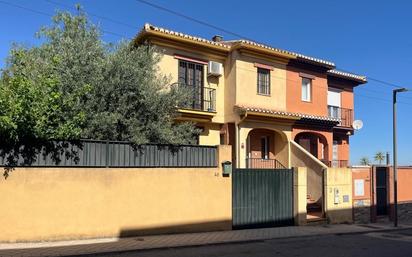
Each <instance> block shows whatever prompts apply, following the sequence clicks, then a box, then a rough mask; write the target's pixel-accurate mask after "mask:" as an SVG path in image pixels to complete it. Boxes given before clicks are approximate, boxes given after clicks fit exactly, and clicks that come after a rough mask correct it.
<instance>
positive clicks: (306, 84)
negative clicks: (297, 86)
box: [302, 78, 312, 102]
mask: <svg viewBox="0 0 412 257" xmlns="http://www.w3.org/2000/svg"><path fill="white" fill-rule="evenodd" d="M311 87H312V80H311V79H308V78H302V101H305V102H310V101H311V94H312V92H311V90H312V89H311Z"/></svg>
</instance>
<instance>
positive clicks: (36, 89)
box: [0, 8, 198, 175]
mask: <svg viewBox="0 0 412 257" xmlns="http://www.w3.org/2000/svg"><path fill="white" fill-rule="evenodd" d="M37 36H38V37H39V38H40V39H42V43H41V44H40V45H39V46H34V47H24V46H19V45H15V46H13V48H12V50H11V51H10V54H9V57H8V60H7V65H6V68H5V70H4V71H3V73H2V74H1V79H0V145H1V150H0V157H5V158H7V161H8V163H7V164H8V166H10V167H12V166H14V165H16V162H17V159H18V158H19V157H23V159H24V161H25V162H26V163H28V164H30V163H31V162H33V161H35V160H34V159H33V156H34V153H37V152H39V151H44V150H45V151H46V152H53V155H54V156H58V153H59V152H62V151H66V149H65V147H66V146H67V145H66V143H55V142H56V141H73V140H74V141H75V142H76V140H78V139H80V138H93V139H106V140H127V141H132V142H133V143H135V144H143V143H149V142H150V143H166V144H186V143H193V138H194V135H195V134H196V133H198V131H197V130H196V128H195V127H194V126H193V124H191V123H180V124H174V117H175V115H176V106H178V105H179V104H180V103H183V102H185V101H186V99H187V97H188V92H182V90H179V89H178V88H173V87H169V86H167V85H169V84H170V81H169V80H168V79H167V77H165V76H162V75H160V74H159V72H158V68H157V63H158V62H159V60H160V58H161V54H160V53H159V52H157V51H156V49H154V48H153V47H151V46H141V47H134V46H132V45H131V43H130V42H126V41H123V42H120V43H118V44H116V45H114V46H112V45H109V44H106V43H104V42H103V41H102V40H101V38H100V36H101V35H100V32H99V29H98V27H96V26H95V25H93V24H91V23H90V22H89V20H88V19H87V16H86V15H85V13H84V12H83V11H82V10H81V9H80V8H79V10H78V13H77V14H76V15H72V14H70V13H68V12H58V13H57V14H56V15H55V16H54V17H53V22H52V24H51V26H49V27H44V28H42V29H41V30H40V31H39V32H38V33H37ZM52 141H54V143H51V142H52ZM56 161H57V162H58V161H59V160H56ZM6 175H7V172H6Z"/></svg>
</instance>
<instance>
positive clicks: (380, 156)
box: [374, 152, 386, 164]
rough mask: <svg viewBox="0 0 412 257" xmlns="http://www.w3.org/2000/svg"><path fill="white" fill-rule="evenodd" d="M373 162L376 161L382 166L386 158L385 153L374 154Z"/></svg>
mask: <svg viewBox="0 0 412 257" xmlns="http://www.w3.org/2000/svg"><path fill="white" fill-rule="evenodd" d="M374 158H375V161H378V162H379V164H382V162H383V161H384V160H386V156H385V153H383V152H377V153H376V154H375V157H374Z"/></svg>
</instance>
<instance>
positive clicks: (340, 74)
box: [328, 69, 367, 83]
mask: <svg viewBox="0 0 412 257" xmlns="http://www.w3.org/2000/svg"><path fill="white" fill-rule="evenodd" d="M328 74H329V75H333V76H338V77H342V78H346V79H352V80H356V81H359V82H362V83H366V82H367V79H366V77H365V76H361V75H356V74H353V73H349V72H344V71H339V70H335V69H334V70H329V71H328Z"/></svg>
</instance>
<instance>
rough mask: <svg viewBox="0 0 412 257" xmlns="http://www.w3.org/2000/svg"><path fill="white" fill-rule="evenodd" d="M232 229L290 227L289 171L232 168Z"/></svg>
mask: <svg viewBox="0 0 412 257" xmlns="http://www.w3.org/2000/svg"><path fill="white" fill-rule="evenodd" d="M232 208H233V212H232V215H233V220H232V226H233V229H243V228H259V227H275V226H287V225H293V221H294V217H293V170H292V169H235V170H234V172H233V175H232Z"/></svg>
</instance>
